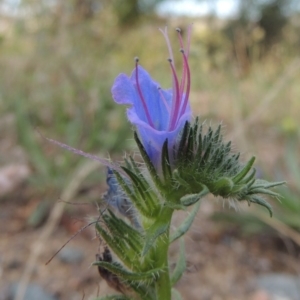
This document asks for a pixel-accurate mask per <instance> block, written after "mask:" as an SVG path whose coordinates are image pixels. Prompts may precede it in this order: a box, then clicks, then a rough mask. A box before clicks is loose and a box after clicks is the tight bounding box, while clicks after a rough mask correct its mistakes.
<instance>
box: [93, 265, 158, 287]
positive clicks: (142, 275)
mask: <svg viewBox="0 0 300 300" xmlns="http://www.w3.org/2000/svg"><path fill="white" fill-rule="evenodd" d="M93 265H94V266H100V267H102V268H104V269H106V270H108V271H109V272H111V273H113V274H115V275H117V276H118V277H120V279H122V280H130V281H147V282H153V281H156V280H157V278H158V276H159V273H160V272H162V271H163V270H162V269H158V268H157V269H153V270H150V271H146V272H130V271H128V270H126V269H124V268H123V267H122V265H120V264H118V263H109V262H106V261H96V262H94V263H93Z"/></svg>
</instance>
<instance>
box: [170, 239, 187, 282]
mask: <svg viewBox="0 0 300 300" xmlns="http://www.w3.org/2000/svg"><path fill="white" fill-rule="evenodd" d="M185 269H186V261H185V249H184V240H183V238H181V239H180V250H179V256H178V261H177V263H176V267H175V269H174V271H173V273H172V275H171V285H172V286H174V285H175V284H176V283H177V282H178V281H179V279H180V278H181V276H182V275H183V273H184V271H185Z"/></svg>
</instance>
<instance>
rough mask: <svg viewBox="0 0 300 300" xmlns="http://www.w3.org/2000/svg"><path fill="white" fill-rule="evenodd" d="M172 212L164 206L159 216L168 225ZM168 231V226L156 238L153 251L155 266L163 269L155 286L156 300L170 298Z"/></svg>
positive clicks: (167, 299) (169, 299) (168, 299)
mask: <svg viewBox="0 0 300 300" xmlns="http://www.w3.org/2000/svg"><path fill="white" fill-rule="evenodd" d="M172 214H173V210H172V209H170V208H167V207H165V208H164V209H163V211H162V213H161V214H160V218H162V220H164V221H165V222H166V221H168V224H169V225H170V223H171V219H172ZM169 231H170V226H169V228H168V230H167V231H166V232H165V233H163V234H162V235H161V236H159V237H158V238H157V246H156V253H155V259H156V266H157V267H159V268H162V269H163V271H162V272H161V273H160V275H159V278H158V280H157V282H156V286H155V287H156V295H157V300H171V281H170V272H169V264H168V250H169Z"/></svg>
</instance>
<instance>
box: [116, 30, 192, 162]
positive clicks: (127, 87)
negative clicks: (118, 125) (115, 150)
mask: <svg viewBox="0 0 300 300" xmlns="http://www.w3.org/2000/svg"><path fill="white" fill-rule="evenodd" d="M161 32H162V34H163V35H164V37H165V40H166V42H167V46H168V49H169V55H170V58H169V59H168V61H169V64H170V69H171V75H172V88H171V89H166V90H165V89H162V88H160V86H159V84H158V83H157V82H155V81H154V80H152V78H151V77H150V75H149V74H148V72H147V71H146V70H144V69H143V68H142V67H141V66H139V60H138V58H136V66H135V69H134V70H133V72H132V74H131V76H127V75H126V74H120V75H119V76H118V77H117V78H116V80H115V82H114V85H113V87H112V95H113V98H114V100H115V101H116V102H117V103H118V104H126V105H130V107H129V108H128V109H127V117H128V119H129V121H130V122H131V123H132V124H133V125H134V126H135V127H136V129H137V131H138V133H139V136H140V138H141V140H142V143H143V146H144V147H145V149H146V151H147V154H148V156H149V157H150V159H151V160H152V162H153V163H154V165H155V166H158V165H159V163H160V158H161V150H162V146H163V144H164V142H165V141H166V139H167V140H168V147H169V150H171V149H173V147H174V145H175V144H176V141H177V140H178V134H179V133H180V131H181V129H182V128H183V126H184V124H185V122H186V121H190V119H191V109H190V105H189V102H188V99H189V93H190V84H191V77H190V68H189V64H188V54H189V41H190V33H191V28H189V30H188V45H187V48H186V49H184V46H183V41H182V37H181V33H180V30H179V29H177V32H178V37H179V42H180V47H181V50H180V51H181V53H182V58H183V68H182V76H181V79H179V78H178V75H177V72H176V69H175V65H174V59H173V53H172V48H171V45H170V41H169V38H168V34H167V30H166V29H165V30H164V31H163V30H161ZM170 153H171V151H170Z"/></svg>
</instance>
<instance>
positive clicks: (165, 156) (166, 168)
mask: <svg viewBox="0 0 300 300" xmlns="http://www.w3.org/2000/svg"><path fill="white" fill-rule="evenodd" d="M161 167H162V172H163V176H164V179H165V181H166V183H168V182H170V181H171V180H172V170H171V164H170V158H169V149H168V139H166V140H165V142H164V144H163V147H162V152H161Z"/></svg>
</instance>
